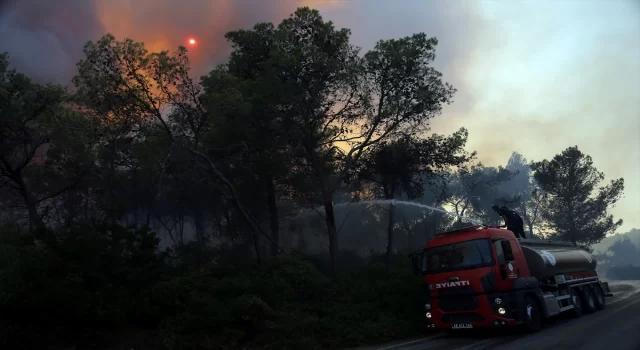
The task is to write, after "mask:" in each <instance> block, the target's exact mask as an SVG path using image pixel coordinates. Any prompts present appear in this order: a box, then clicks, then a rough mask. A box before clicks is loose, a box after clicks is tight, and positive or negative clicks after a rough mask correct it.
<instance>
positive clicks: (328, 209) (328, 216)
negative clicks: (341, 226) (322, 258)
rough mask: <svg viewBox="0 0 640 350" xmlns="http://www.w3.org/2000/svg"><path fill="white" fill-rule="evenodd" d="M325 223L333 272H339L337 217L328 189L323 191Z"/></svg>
mask: <svg viewBox="0 0 640 350" xmlns="http://www.w3.org/2000/svg"><path fill="white" fill-rule="evenodd" d="M323 197H324V213H325V216H324V218H325V223H326V224H327V233H328V235H329V257H330V258H331V272H332V273H333V274H334V275H335V274H336V272H337V268H336V260H337V258H338V230H337V229H336V217H335V214H334V212H333V198H332V196H331V195H330V194H329V192H328V191H323Z"/></svg>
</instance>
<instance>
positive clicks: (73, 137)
mask: <svg viewBox="0 0 640 350" xmlns="http://www.w3.org/2000/svg"><path fill="white" fill-rule="evenodd" d="M8 66H9V60H8V55H6V54H3V55H0V181H2V182H1V183H0V188H2V189H3V191H4V190H8V193H9V194H10V195H15V196H16V197H17V198H20V199H21V200H22V203H23V206H24V208H26V212H27V213H28V217H29V222H30V224H31V227H32V228H34V229H36V230H37V231H38V232H40V233H44V229H45V226H46V225H45V218H44V217H45V216H46V208H47V205H46V204H47V201H49V200H53V199H55V198H57V197H59V196H60V195H62V194H64V193H65V192H67V191H69V190H71V189H73V188H74V187H75V186H76V185H77V184H78V183H79V182H80V181H81V180H82V179H83V177H84V175H86V174H87V171H88V170H89V168H90V167H91V157H90V154H91V153H92V144H93V140H92V139H93V138H92V137H91V134H92V131H93V128H92V127H91V125H90V123H89V122H88V121H87V120H85V119H84V118H80V117H79V116H78V115H77V113H75V112H73V111H72V110H71V109H70V108H69V107H68V106H67V105H66V102H67V94H66V91H65V90H64V89H63V88H62V87H60V86H56V85H41V84H37V83H34V82H32V81H31V79H29V78H28V77H27V76H25V75H23V74H21V73H18V72H16V71H15V70H12V69H8ZM16 197H14V198H16ZM5 199H7V198H5Z"/></svg>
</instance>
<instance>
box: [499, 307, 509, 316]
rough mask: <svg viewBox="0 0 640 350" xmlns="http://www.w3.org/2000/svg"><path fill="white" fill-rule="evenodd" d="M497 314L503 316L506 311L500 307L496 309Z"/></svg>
mask: <svg viewBox="0 0 640 350" xmlns="http://www.w3.org/2000/svg"><path fill="white" fill-rule="evenodd" d="M498 313H499V314H500V315H504V314H506V313H507V310H505V309H504V308H503V307H500V308H498Z"/></svg>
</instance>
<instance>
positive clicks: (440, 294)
mask: <svg viewBox="0 0 640 350" xmlns="http://www.w3.org/2000/svg"><path fill="white" fill-rule="evenodd" d="M494 209H497V210H496V211H498V212H499V213H500V214H501V215H502V216H503V218H504V219H505V221H506V222H507V225H506V226H507V227H508V228H510V230H509V229H504V228H503V227H504V226H487V225H475V226H471V227H465V228H462V229H458V230H455V231H450V232H445V233H441V234H438V235H436V236H435V237H433V238H432V239H431V240H429V241H428V242H427V244H426V246H425V248H424V250H423V251H422V252H420V253H418V254H414V255H413V256H412V263H413V268H414V272H415V273H416V274H420V275H422V278H423V282H424V293H423V295H424V296H425V297H426V298H425V303H424V313H425V318H426V321H427V327H428V328H435V329H438V328H439V329H448V330H456V329H466V328H484V327H491V328H498V327H509V326H518V325H523V326H525V327H526V328H527V330H529V331H531V332H535V331H538V330H539V329H540V328H541V326H542V322H543V320H544V319H547V318H550V317H553V316H556V315H558V314H560V313H565V312H567V313H572V314H573V316H575V317H580V316H582V315H583V313H592V312H595V311H597V310H602V309H604V307H605V296H610V295H611V292H610V291H609V287H608V285H607V283H606V282H601V281H600V279H599V277H598V274H597V273H596V271H595V268H596V259H595V258H594V257H593V256H592V255H591V254H590V253H589V252H588V251H586V250H584V249H582V248H579V247H577V246H576V245H574V244H572V243H567V242H557V241H549V240H537V239H526V238H519V237H517V236H516V234H514V232H519V233H520V234H519V235H518V236H524V232H523V230H521V229H519V228H515V229H514V228H513V227H511V226H510V225H509V221H512V222H513V221H517V219H518V218H519V216H518V217H517V218H515V219H516V220H513V217H514V215H516V216H517V213H515V212H513V211H511V212H510V213H509V212H504V211H502V212H501V210H503V209H505V208H504V207H503V208H494ZM509 219H511V220H509ZM519 222H520V223H521V222H522V221H521V219H520V221H519Z"/></svg>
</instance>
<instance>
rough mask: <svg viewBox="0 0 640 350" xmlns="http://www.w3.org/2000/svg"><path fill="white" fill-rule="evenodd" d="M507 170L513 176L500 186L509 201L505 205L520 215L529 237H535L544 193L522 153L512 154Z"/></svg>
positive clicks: (499, 188) (500, 190)
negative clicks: (534, 231) (534, 230)
mask: <svg viewBox="0 0 640 350" xmlns="http://www.w3.org/2000/svg"><path fill="white" fill-rule="evenodd" d="M505 169H506V170H507V171H509V172H511V173H512V174H513V176H512V177H511V179H509V180H508V181H505V182H504V183H502V184H500V185H499V186H498V191H499V192H501V193H503V197H504V198H505V199H507V200H506V201H505V204H506V205H508V206H509V207H511V208H512V209H515V210H516V211H518V212H519V213H520V215H521V216H522V220H523V221H524V222H525V224H526V225H527V227H528V229H529V236H530V237H534V233H533V229H534V227H535V226H536V223H537V222H538V220H539V218H540V206H541V205H542V203H543V201H544V193H543V192H542V191H541V190H540V189H539V188H538V186H537V183H536V181H535V180H534V179H533V176H532V174H531V167H530V166H529V163H528V162H527V159H526V158H524V156H522V155H521V154H520V153H517V152H513V153H512V154H511V157H509V161H508V162H507V165H506V166H505Z"/></svg>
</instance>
